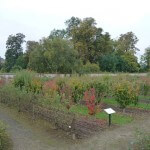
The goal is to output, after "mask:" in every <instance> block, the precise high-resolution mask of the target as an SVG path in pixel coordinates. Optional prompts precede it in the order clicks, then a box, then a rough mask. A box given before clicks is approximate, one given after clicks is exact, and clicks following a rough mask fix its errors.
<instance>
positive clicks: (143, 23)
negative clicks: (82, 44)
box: [0, 0, 150, 57]
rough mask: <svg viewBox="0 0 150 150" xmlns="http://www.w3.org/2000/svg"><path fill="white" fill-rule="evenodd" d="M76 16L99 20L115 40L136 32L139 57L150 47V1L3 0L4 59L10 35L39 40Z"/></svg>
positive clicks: (0, 36)
mask: <svg viewBox="0 0 150 150" xmlns="http://www.w3.org/2000/svg"><path fill="white" fill-rule="evenodd" d="M72 16H75V17H79V18H85V17H93V18H95V19H96V22H97V26H98V27H102V28H103V29H104V31H105V32H109V33H110V34H111V36H112V38H117V37H118V36H119V35H120V34H122V33H126V32H128V31H133V32H134V33H135V35H136V36H137V37H138V38H139V42H138V44H137V47H138V48H140V52H139V53H138V56H139V55H141V54H142V53H143V52H144V49H145V48H146V47H148V46H150V40H149V39H150V0H0V56H2V57H4V55H5V51H6V48H5V47H6V40H7V38H8V36H9V35H10V34H16V33H18V32H21V33H23V34H25V35H26V41H27V40H39V39H40V38H42V37H45V36H48V35H49V34H50V31H51V30H52V29H54V28H55V29H62V28H65V25H64V22H65V20H67V19H69V18H70V17H72Z"/></svg>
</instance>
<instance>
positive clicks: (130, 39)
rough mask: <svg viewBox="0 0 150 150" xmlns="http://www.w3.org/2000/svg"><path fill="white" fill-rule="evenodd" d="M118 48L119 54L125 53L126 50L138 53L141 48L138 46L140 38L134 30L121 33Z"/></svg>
mask: <svg viewBox="0 0 150 150" xmlns="http://www.w3.org/2000/svg"><path fill="white" fill-rule="evenodd" d="M116 42H117V43H116V50H117V52H118V53H119V54H121V55H122V54H124V53H126V52H131V53H133V54H136V52H137V51H138V50H139V49H138V48H137V47H136V44H137V42H138V38H137V37H136V35H135V34H134V33H133V32H127V33H126V34H121V35H120V37H119V39H118V40H117V41H116Z"/></svg>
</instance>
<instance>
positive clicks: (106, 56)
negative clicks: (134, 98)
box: [0, 17, 150, 74]
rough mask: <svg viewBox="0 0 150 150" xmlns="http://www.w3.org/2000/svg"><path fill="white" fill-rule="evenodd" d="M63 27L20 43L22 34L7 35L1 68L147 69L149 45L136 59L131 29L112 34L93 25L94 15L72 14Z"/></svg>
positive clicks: (43, 70) (50, 70) (60, 70)
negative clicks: (79, 15) (91, 16)
mask: <svg viewBox="0 0 150 150" xmlns="http://www.w3.org/2000/svg"><path fill="white" fill-rule="evenodd" d="M65 25H66V28H65V29H62V30H56V29H54V30H53V31H51V33H50V35H49V36H48V37H45V38H42V39H41V40H39V41H27V42H26V51H25V52H23V47H22V44H23V43H24V42H25V35H24V34H22V33H17V34H16V35H10V36H9V37H8V39H7V41H6V53H5V62H4V61H0V69H1V70H2V71H4V72H10V71H16V70H21V69H30V70H34V71H36V72H38V73H81V74H82V73H96V72H100V71H106V72H143V71H148V70H149V69H150V47H148V48H146V50H145V53H144V55H143V56H142V57H141V61H140V63H138V61H137V57H136V52H137V51H139V49H138V48H137V47H136V44H137V42H138V38H137V37H136V35H135V34H134V33H133V32H127V33H125V34H121V35H120V36H119V38H118V39H116V40H114V39H112V38H111V36H110V34H109V33H108V32H104V31H103V29H102V28H100V27H97V26H96V21H95V19H94V18H84V19H83V20H82V19H80V18H77V17H72V18H70V19H69V20H67V21H66V22H65Z"/></svg>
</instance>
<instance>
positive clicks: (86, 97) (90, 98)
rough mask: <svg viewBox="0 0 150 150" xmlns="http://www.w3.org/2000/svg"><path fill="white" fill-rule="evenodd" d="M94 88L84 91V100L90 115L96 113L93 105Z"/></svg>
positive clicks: (94, 98)
mask: <svg viewBox="0 0 150 150" xmlns="http://www.w3.org/2000/svg"><path fill="white" fill-rule="evenodd" d="M95 94H96V93H95V89H94V88H91V89H90V90H88V91H85V92H84V100H85V101H86V106H87V108H88V110H89V114H90V115H94V114H95V113H96V106H95V100H96V97H95Z"/></svg>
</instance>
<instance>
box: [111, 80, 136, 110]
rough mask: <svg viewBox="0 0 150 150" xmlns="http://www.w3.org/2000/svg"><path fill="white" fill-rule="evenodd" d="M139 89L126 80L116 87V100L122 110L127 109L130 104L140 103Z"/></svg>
mask: <svg viewBox="0 0 150 150" xmlns="http://www.w3.org/2000/svg"><path fill="white" fill-rule="evenodd" d="M138 95H139V87H138V86H137V85H134V83H131V82H129V81H126V80H122V81H120V82H118V83H116V84H115V86H114V96H115V100H116V101H117V102H118V103H119V105H120V107H121V108H123V109H124V108H126V106H128V105H130V104H135V105H136V104H137V103H138Z"/></svg>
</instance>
